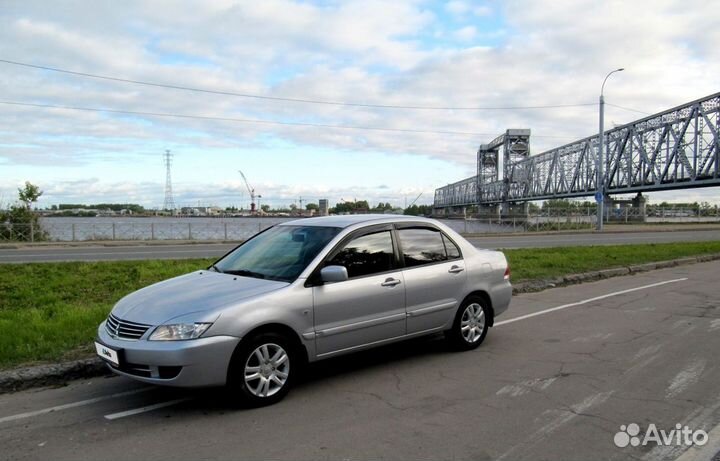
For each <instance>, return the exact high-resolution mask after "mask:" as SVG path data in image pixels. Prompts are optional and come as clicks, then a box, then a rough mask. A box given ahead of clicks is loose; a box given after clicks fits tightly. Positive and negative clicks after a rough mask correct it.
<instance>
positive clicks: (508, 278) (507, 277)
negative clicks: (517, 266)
mask: <svg viewBox="0 0 720 461" xmlns="http://www.w3.org/2000/svg"><path fill="white" fill-rule="evenodd" d="M503 278H504V279H505V280H510V264H508V265H507V267H506V268H505V275H504V276H503Z"/></svg>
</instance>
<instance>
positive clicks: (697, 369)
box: [665, 359, 707, 399]
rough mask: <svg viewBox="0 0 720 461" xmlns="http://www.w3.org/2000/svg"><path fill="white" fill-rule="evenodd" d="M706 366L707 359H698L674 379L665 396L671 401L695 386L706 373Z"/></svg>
mask: <svg viewBox="0 0 720 461" xmlns="http://www.w3.org/2000/svg"><path fill="white" fill-rule="evenodd" d="M705 365H707V360H705V359H696V360H695V361H693V362H692V363H690V364H689V365H688V366H687V367H685V368H684V369H683V370H682V371H681V372H680V373H678V374H677V375H676V376H675V377H674V378H673V380H672V381H671V382H670V385H669V386H668V389H667V393H666V394H665V396H666V397H667V398H669V399H670V398H673V397H675V396H677V395H678V394H680V393H681V392H683V391H684V390H685V389H687V388H688V387H690V386H692V385H693V384H695V383H696V382H697V381H698V380H699V379H700V375H702V372H703V371H705Z"/></svg>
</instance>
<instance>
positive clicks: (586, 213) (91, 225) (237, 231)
mask: <svg viewBox="0 0 720 461" xmlns="http://www.w3.org/2000/svg"><path fill="white" fill-rule="evenodd" d="M73 219H74V218H67V219H64V220H63V221H56V220H55V218H48V219H42V220H41V223H40V226H39V227H38V226H34V225H30V224H26V225H18V224H15V225H10V224H8V223H0V242H3V241H4V242H18V241H21V242H38V241H50V242H53V241H54V242H82V241H112V240H118V241H127V240H136V241H144V240H195V241H223V240H228V241H242V240H246V239H247V238H249V237H251V236H253V235H254V234H256V233H257V232H259V231H261V230H263V229H266V228H268V227H270V226H272V225H274V224H276V223H277V222H280V220H278V219H276V220H270V219H237V220H234V219H230V220H208V221H198V220H195V219H188V220H187V221H183V222H177V221H172V222H170V221H168V222H165V221H162V220H150V219H139V220H136V221H132V222H130V221H122V220H118V221H102V222H91V221H88V220H85V219H80V218H78V221H73ZM605 219H606V222H610V223H613V222H615V223H631V222H640V221H642V222H649V223H660V222H665V223H693V222H698V223H699V222H717V223H720V213H718V212H717V210H714V209H710V210H694V209H665V210H648V211H647V212H646V213H645V215H644V216H643V215H642V214H641V211H640V210H639V209H637V208H631V207H622V208H614V209H607V211H606V216H605ZM440 221H442V222H444V223H445V224H447V225H448V226H450V227H451V228H453V229H454V230H455V231H457V232H460V233H464V234H497V233H513V232H539V231H561V230H582V229H592V228H593V227H594V226H595V209H594V208H581V209H577V208H576V209H547V208H545V209H541V210H538V211H534V212H532V213H530V214H528V215H515V216H502V217H501V216H498V215H492V216H477V217H472V218H467V219H463V218H461V217H458V218H456V219H441V220H440Z"/></svg>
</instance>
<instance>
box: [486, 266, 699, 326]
mask: <svg viewBox="0 0 720 461" xmlns="http://www.w3.org/2000/svg"><path fill="white" fill-rule="evenodd" d="M685 280H687V277H684V278H681V279H673V280H665V281H663V282H657V283H651V284H650V285H643V286H641V287H635V288H629V289H627V290H621V291H615V292H613V293H608V294H606V295H602V296H595V297H594V298H588V299H583V300H582V301H577V302H574V303H570V304H563V305H562V306H557V307H551V308H550V309H545V310H542V311H539V312H533V313H532V314H527V315H521V316H519V317H515V318H512V319H507V320H502V321H500V322H495V326H500V325H506V324H508V323H512V322H519V321H520V320H525V319H529V318H532V317H537V316H538V315H545V314H549V313H550V312H555V311H559V310H562V309H567V308H569V307H575V306H582V305H583V304H588V303H591V302H594V301H600V300H601V299H606V298H612V297H613V296H620V295H624V294H627V293H632V292H633V291H640V290H647V289H648V288H654V287H659V286H661V285H667V284H668V283H676V282H683V281H685Z"/></svg>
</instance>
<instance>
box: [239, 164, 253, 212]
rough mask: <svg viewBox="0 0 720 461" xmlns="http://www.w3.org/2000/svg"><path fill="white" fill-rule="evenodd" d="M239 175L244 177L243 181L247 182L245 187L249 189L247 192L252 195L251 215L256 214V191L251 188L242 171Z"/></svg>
mask: <svg viewBox="0 0 720 461" xmlns="http://www.w3.org/2000/svg"><path fill="white" fill-rule="evenodd" d="M238 173H240V176H242V178H243V181H245V187H247V190H248V192H249V193H250V213H255V189H253V188H252V187H250V183H249V182H248V180H247V178H246V177H245V175H244V174H243V172H242V171H241V170H238Z"/></svg>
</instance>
